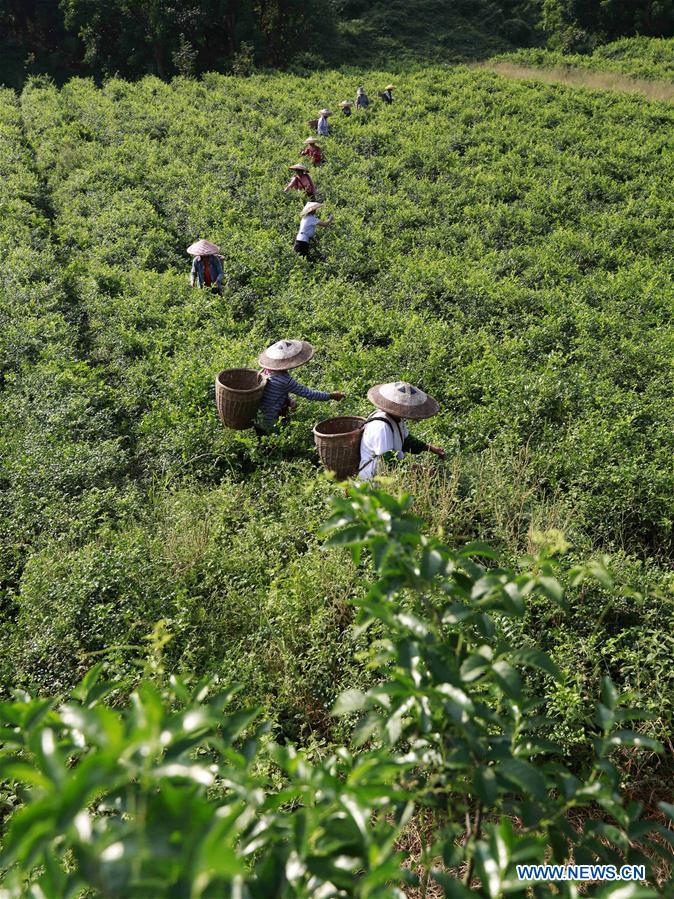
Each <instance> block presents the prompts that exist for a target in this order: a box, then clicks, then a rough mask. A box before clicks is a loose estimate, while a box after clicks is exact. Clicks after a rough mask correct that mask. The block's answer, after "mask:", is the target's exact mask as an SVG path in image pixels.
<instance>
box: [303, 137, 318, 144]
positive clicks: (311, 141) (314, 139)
mask: <svg viewBox="0 0 674 899" xmlns="http://www.w3.org/2000/svg"><path fill="white" fill-rule="evenodd" d="M304 143H305V144H317V143H318V138H317V137H306V138H305V139H304Z"/></svg>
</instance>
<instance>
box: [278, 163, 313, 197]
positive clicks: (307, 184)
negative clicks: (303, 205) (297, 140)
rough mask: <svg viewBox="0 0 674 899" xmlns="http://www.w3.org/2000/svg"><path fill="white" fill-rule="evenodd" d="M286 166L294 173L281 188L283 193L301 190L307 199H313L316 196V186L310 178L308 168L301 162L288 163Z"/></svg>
mask: <svg viewBox="0 0 674 899" xmlns="http://www.w3.org/2000/svg"><path fill="white" fill-rule="evenodd" d="M288 168H289V169H290V171H291V172H294V174H293V176H292V178H291V179H290V181H289V182H288V183H287V184H286V186H285V187H284V188H283V193H284V194H287V193H288V191H289V190H303V191H304V192H305V193H306V195H307V196H308V197H309V199H310V200H313V199H314V198H315V196H316V187H315V186H314V182H313V181H312V180H311V175H310V174H309V169H308V168H307V167H306V166H305V165H303V164H302V163H301V162H298V163H296V164H295V165H289V166H288Z"/></svg>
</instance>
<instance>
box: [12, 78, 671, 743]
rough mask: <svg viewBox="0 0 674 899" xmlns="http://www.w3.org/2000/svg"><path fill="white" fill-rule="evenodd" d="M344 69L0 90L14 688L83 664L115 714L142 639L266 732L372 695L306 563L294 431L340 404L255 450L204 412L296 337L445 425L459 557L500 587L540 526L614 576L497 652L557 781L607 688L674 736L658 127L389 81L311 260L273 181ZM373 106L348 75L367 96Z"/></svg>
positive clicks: (319, 573) (323, 490)
mask: <svg viewBox="0 0 674 899" xmlns="http://www.w3.org/2000/svg"><path fill="white" fill-rule="evenodd" d="M362 77H364V76H362V74H361V73H358V75H357V77H355V76H352V75H351V74H350V73H348V72H346V71H342V72H339V71H332V72H322V73H320V74H319V73H314V74H310V73H305V74H302V75H301V76H300V75H259V74H258V75H252V76H251V77H246V78H234V77H228V76H222V75H217V74H209V75H207V76H205V77H204V78H203V79H202V80H201V81H195V80H190V79H183V78H177V79H175V80H174V81H173V82H171V83H170V84H167V83H164V82H161V81H160V80H158V79H155V78H146V79H144V80H142V81H139V82H138V83H135V84H130V83H127V82H124V81H122V80H120V79H112V80H110V81H108V82H106V83H105V84H104V85H103V86H102V87H97V86H96V85H95V84H94V83H93V82H91V81H87V80H82V79H74V80H72V81H71V82H69V83H68V84H67V85H65V86H64V87H63V88H62V89H60V90H59V89H57V88H56V87H55V86H53V85H51V84H49V83H47V82H44V81H36V82H33V83H32V84H30V85H29V86H28V87H27V88H26V90H25V91H24V93H23V95H22V97H21V101H20V109H19V107H17V104H16V102H15V100H14V98H13V97H12V95H9V94H8V95H6V96H5V97H4V99H3V107H2V108H3V110H4V111H3V117H4V118H3V122H5V119H6V121H7V123H8V124H7V125H6V128H7V133H8V135H9V137H8V138H7V140H8V141H9V143H8V144H7V145H6V147H5V145H4V144H3V147H4V149H3V156H2V165H3V167H4V169H3V170H5V169H6V170H7V171H8V172H10V173H11V177H12V178H14V179H16V183H17V184H21V185H23V186H22V187H21V189H20V190H16V189H15V190H12V189H10V190H9V191H8V199H7V201H6V202H8V203H17V202H18V201H17V197H20V198H21V204H20V207H19V206H17V207H16V208H17V212H16V219H17V229H20V228H21V227H23V229H24V230H23V232H20V231H19V230H17V231H16V234H19V233H25V234H28V233H30V239H31V240H32V241H33V243H31V244H26V243H25V241H24V243H23V244H21V243H19V244H18V245H19V246H20V247H26V246H31V247H34V250H33V252H31V253H29V254H28V257H27V258H26V254H25V253H22V252H18V253H17V252H15V251H12V250H10V249H8V250H7V253H6V256H5V258H6V260H7V262H8V263H11V265H8V266H7V267H6V270H7V271H11V272H12V274H11V275H3V277H11V278H13V279H14V280H15V282H16V284H17V285H20V286H19V287H17V288H16V290H15V289H14V288H12V290H11V291H10V292H9V294H8V296H9V297H10V298H9V299H8V300H7V301H6V302H7V303H11V304H13V305H11V307H10V306H8V307H7V308H8V309H10V308H11V314H8V315H7V319H8V321H9V322H11V324H9V325H8V327H7V328H5V329H4V332H3V336H2V339H3V340H6V341H7V343H6V345H7V347H8V349H7V350H4V351H3V353H4V355H3V356H2V358H3V360H5V359H6V360H7V362H6V364H7V365H8V366H10V370H9V374H8V375H7V376H6V377H5V381H4V383H3V391H2V399H1V402H2V412H3V416H2V425H1V426H0V427H1V429H2V430H1V433H2V441H3V443H2V447H3V453H2V463H1V464H2V487H3V488H4V489H3V492H2V499H1V500H0V502H2V504H3V506H2V509H3V524H2V528H3V544H4V547H5V549H4V554H5V555H4V556H3V560H2V564H3V569H2V586H3V606H2V616H3V625H4V626H5V627H6V631H7V635H8V636H7V646H8V652H7V653H6V654H5V656H4V658H3V662H2V685H3V690H4V691H8V690H9V689H10V688H11V687H13V686H16V685H19V686H22V687H25V688H28V689H30V690H33V691H41V690H49V691H50V692H52V693H54V694H62V693H65V692H67V691H68V690H69V689H70V688H72V687H73V686H74V685H75V684H76V683H77V682H78V680H79V679H80V678H81V676H82V672H83V671H84V670H86V669H87V668H88V667H89V666H90V664H91V661H92V660H93V659H98V658H99V656H100V655H101V654H102V655H103V657H104V659H105V661H106V665H107V666H108V672H109V674H110V676H114V677H119V678H122V679H124V680H125V682H126V683H127V685H129V686H130V685H132V684H133V681H134V678H135V676H136V675H135V672H136V670H137V665H136V663H137V661H138V659H139V658H142V656H143V647H144V646H145V644H144V641H143V637H144V635H145V634H147V633H148V631H150V630H151V629H152V626H153V624H154V623H155V622H156V621H157V620H158V619H163V620H164V621H165V625H164V626H165V627H166V628H167V630H168V632H169V633H170V635H171V640H170V642H169V644H168V646H167V648H166V653H167V658H168V659H169V660H170V665H171V668H172V670H175V671H176V672H179V671H180V670H182V669H183V668H185V669H188V670H194V671H196V672H197V674H198V675H202V674H205V673H214V672H216V673H219V674H225V673H226V674H227V676H231V677H232V678H233V679H234V680H238V681H240V682H241V683H242V684H243V685H244V690H243V692H242V694H241V696H240V698H239V699H238V700H237V702H240V703H241V704H242V705H246V704H252V705H258V704H259V705H262V706H263V707H264V708H265V710H266V712H267V714H268V715H269V717H270V718H271V719H272V721H273V726H274V728H275V734H276V735H277V736H278V738H279V739H280V740H284V739H291V740H295V739H298V740H309V739H315V740H318V741H321V740H324V741H331V740H334V739H338V738H341V736H342V735H343V731H342V727H341V725H337V726H336V727H335V725H334V723H333V722H332V721H331V719H330V718H329V716H328V714H327V710H328V709H329V708H330V705H331V703H332V701H333V700H334V698H335V697H336V695H337V694H338V693H339V692H340V691H341V690H342V689H344V688H345V687H349V686H354V688H355V687H362V688H363V689H365V688H366V687H367V683H368V677H369V674H368V671H367V670H366V668H365V666H364V663H363V660H362V658H361V657H360V655H359V652H360V650H361V649H362V645H361V644H360V643H359V642H358V640H355V639H354V638H353V637H352V635H351V631H350V628H349V624H350V611H349V609H350V606H349V605H348V604H347V600H348V599H351V598H353V597H357V596H359V595H362V593H363V589H364V588H363V571H362V570H361V569H359V568H358V567H356V566H348V565H344V564H342V563H337V562H332V561H331V562H326V558H325V554H324V553H323V550H322V548H321V543H320V541H319V539H318V534H317V531H318V528H319V524H320V522H321V521H322V520H323V518H324V515H325V509H326V503H327V498H328V496H329V494H330V493H331V491H332V488H331V487H330V486H329V485H326V484H325V483H323V482H322V481H317V480H316V478H315V474H316V460H315V456H314V453H313V451H312V449H311V447H310V442H311V438H310V427H311V425H312V424H313V423H315V421H317V420H318V419H319V418H322V417H327V416H328V415H330V414H333V413H334V411H335V410H336V409H337V407H336V406H332V405H331V406H329V407H328V406H320V407H319V406H309V405H308V404H304V405H300V409H299V411H298V414H297V416H296V418H295V421H294V422H293V424H292V426H291V427H290V428H288V430H287V431H286V432H285V433H284V434H283V435H282V436H281V437H280V438H278V439H277V440H276V441H275V442H274V444H273V447H272V450H271V453H270V454H269V455H267V454H265V453H261V452H260V450H259V448H258V447H257V444H256V441H255V439H254V437H252V436H251V434H250V433H245V432H232V431H225V430H223V429H222V428H221V427H220V426H219V424H218V422H217V419H216V416H215V411H214V403H213V379H214V376H215V374H216V372H217V371H218V370H220V369H222V368H226V367H230V366H239V365H251V364H254V361H255V358H256V356H257V354H258V352H259V351H260V350H261V349H262V348H264V347H265V346H266V345H268V344H269V343H270V342H272V341H273V340H276V339H277V338H278V337H280V336H283V335H297V336H303V337H306V338H307V339H309V340H311V341H312V342H314V343H315V344H316V346H317V348H318V352H317V355H316V359H315V361H313V362H312V364H311V365H310V366H308V367H307V368H306V369H305V370H303V372H302V378H303V379H304V380H305V381H306V382H307V383H309V384H311V385H312V386H325V387H326V388H330V389H335V390H336V389H343V390H344V391H345V392H346V393H347V400H346V401H345V402H344V403H342V404H340V407H339V410H340V411H342V410H343V411H345V412H354V413H361V412H363V411H365V410H366V409H367V408H368V407H367V403H366V401H365V400H364V397H365V394H366V391H367V388H368V387H369V386H371V385H372V384H373V383H376V382H379V381H382V380H390V379H393V378H396V377H400V376H404V377H406V378H408V379H409V380H411V381H413V382H416V383H419V384H420V385H421V386H423V387H424V388H425V389H427V390H429V391H430V392H431V393H433V394H435V395H436V396H438V398H439V399H440V400H441V409H442V411H441V414H440V415H439V416H438V417H437V418H436V419H433V420H432V421H430V422H428V423H424V424H423V425H420V426H419V427H418V432H419V433H422V434H424V435H426V436H427V437H428V439H430V440H432V441H433V442H434V443H444V444H445V445H446V446H447V448H448V450H449V457H450V464H449V466H448V469H443V468H442V467H441V466H439V465H437V464H435V463H432V464H431V463H429V473H428V477H427V480H426V481H425V486H424V489H423V490H422V491H420V492H417V491H415V494H416V495H417V497H418V498H417V503H418V505H419V506H424V504H425V510H426V509H427V510H428V513H429V517H430V518H431V519H432V521H433V527H434V528H435V529H436V530H437V531H439V530H440V529H444V532H445V534H446V535H447V539H449V540H450V541H455V542H460V541H461V540H464V539H467V540H469V539H472V538H479V539H488V540H490V541H492V542H494V543H495V544H496V545H497V546H498V548H499V551H500V552H501V553H502V556H503V558H507V559H509V560H511V561H514V560H515V559H516V558H518V557H519V555H520V554H521V553H522V552H523V551H526V550H527V549H530V544H531V541H532V539H533V537H532V534H534V532H535V531H540V532H547V531H549V530H550V529H553V528H558V529H563V530H565V532H566V533H567V536H568V538H569V540H571V541H572V543H573V552H574V553H575V554H576V557H577V558H580V557H583V556H585V555H587V554H591V553H592V552H595V551H597V552H599V553H602V552H612V553H613V554H615V556H616V558H617V563H616V576H617V577H618V579H619V581H620V582H621V583H623V582H624V583H625V584H626V585H630V584H631V585H632V586H631V590H630V589H627V587H625V588H624V589H622V588H621V590H620V591H619V590H613V591H612V592H611V594H610V595H607V594H606V593H604V592H602V590H601V588H599V587H596V586H593V587H591V588H590V587H588V586H584V587H582V589H581V588H580V587H574V586H572V585H571V586H570V588H569V603H570V606H571V608H572V615H571V617H570V618H558V617H556V615H555V613H553V612H550V611H549V610H548V609H539V608H538V606H537V604H536V603H533V604H532V606H531V607H530V608H529V609H528V611H527V614H526V616H525V617H524V618H523V619H522V623H521V628H520V630H519V631H518V633H517V634H516V636H517V638H518V640H520V641H521V642H522V643H523V644H527V641H531V640H532V639H535V641H536V643H537V644H538V645H540V646H541V647H542V648H545V649H547V650H549V651H550V653H551V654H552V656H553V657H554V659H555V662H556V663H557V665H558V666H559V667H560V668H561V669H562V670H563V671H564V672H565V674H566V676H567V679H566V681H565V686H564V691H563V692H558V691H557V692H556V691H555V690H552V688H551V689H550V690H549V691H548V689H547V688H546V690H545V692H546V695H547V703H548V706H547V708H548V711H549V714H550V715H551V718H552V720H553V722H554V726H555V727H556V728H557V730H556V736H557V738H558V739H559V740H560V741H561V742H562V744H563V745H564V747H565V749H566V750H567V751H568V752H569V753H570V754H571V753H575V754H576V757H580V756H583V753H585V754H587V753H588V752H589V751H590V744H591V727H590V726H589V725H588V721H589V719H590V716H591V700H590V697H593V696H594V695H596V694H597V691H598V689H599V683H600V679H601V676H602V674H604V673H606V671H607V669H608V670H609V671H610V674H611V676H612V678H613V680H614V681H615V683H616V684H617V685H618V687H619V689H620V690H623V689H625V690H628V689H629V690H632V691H634V692H635V693H636V694H637V695H638V696H639V700H640V703H641V704H642V705H644V706H645V707H646V708H647V709H648V710H649V711H650V712H654V713H655V716H656V717H655V719H654V720H653V721H649V722H647V723H645V724H644V725H643V727H644V730H645V731H648V732H649V733H650V734H651V736H659V737H666V736H667V735H668V734H669V733H670V730H671V695H672V693H671V685H672V674H671V671H672V666H671V657H672V652H671V641H670V640H669V634H670V633H671V627H672V605H671V576H670V575H669V574H668V565H669V562H670V561H671V550H672V508H673V505H672V499H673V496H674V474H673V471H672V466H671V458H672V443H673V439H674V438H673V436H672V434H673V431H672V423H673V422H672V416H673V411H672V410H673V409H674V404H673V403H672V387H671V358H672V349H673V340H672V332H671V328H670V327H669V322H670V315H671V303H672V285H671V262H672V239H671V220H672V219H671V190H670V187H671V183H672V174H673V173H672V168H673V164H672V154H671V125H672V118H673V116H674V113H673V112H672V110H671V108H670V107H668V106H666V105H664V104H658V103H648V102H645V101H644V100H642V99H640V98H636V97H624V98H620V97H616V96H596V95H586V94H581V93H575V92H573V91H572V90H568V89H560V88H552V87H546V86H542V85H533V84H521V83H509V82H507V81H504V80H503V79H501V78H499V77H497V76H495V75H492V74H489V73H485V72H474V71H470V70H467V69H463V68H453V69H449V68H442V67H435V68H433V67H429V68H426V69H422V70H416V71H410V72H408V73H407V74H405V75H403V74H402V73H399V74H398V76H397V77H396V78H395V80H396V82H397V84H398V93H397V94H396V102H395V104H394V105H393V106H392V107H390V108H383V107H382V106H381V105H379V104H377V103H373V107H372V109H371V110H370V111H369V113H368V114H367V115H366V116H363V117H358V116H353V117H351V118H350V119H344V118H341V117H335V118H334V119H333V124H332V129H333V134H332V136H331V137H330V138H328V139H327V140H326V141H324V145H325V147H324V148H325V153H326V162H325V164H324V165H323V166H322V167H321V168H319V169H317V170H316V172H315V176H316V181H317V186H318V191H319V195H320V197H321V198H322V199H325V200H326V207H325V208H326V211H328V212H330V211H334V213H335V227H334V228H333V229H330V231H327V232H325V233H322V234H321V235H320V238H319V239H318V242H317V247H316V259H315V261H314V263H313V264H310V263H306V262H304V261H303V260H300V259H298V258H296V256H295V254H293V252H292V241H293V237H294V234H295V229H296V227H297V222H298V217H299V210H300V208H301V200H300V199H299V198H298V197H291V196H287V195H284V194H283V193H282V192H281V188H282V186H283V184H284V183H285V179H286V176H287V169H286V167H287V165H288V164H290V163H292V162H294V161H295V160H296V159H297V153H298V151H299V149H300V147H301V141H302V139H303V138H304V137H305V136H306V133H307V132H306V126H305V124H304V123H305V122H306V120H307V119H308V118H309V117H310V116H312V115H314V114H315V110H316V109H318V108H320V106H322V105H323V104H324V103H326V102H327V103H330V104H331V105H334V103H335V101H338V100H339V99H341V98H342V97H347V96H351V95H352V94H353V93H354V90H355V87H356V85H357V82H358V80H360V79H361V78H362ZM391 78H393V76H392V75H391V74H390V73H386V72H380V73H375V72H368V74H367V77H366V86H367V88H368V90H369V91H370V94H371V95H373V96H374V95H376V88H377V87H378V86H379V85H384V84H385V83H386V82H387V81H388V80H390V79H391ZM3 127H5V126H4V125H3ZM3 133H4V132H3ZM4 189H5V188H3V190H4ZM3 196H4V195H3ZM13 208H14V207H12V209H13ZM21 216H24V217H25V218H24V224H23V225H21ZM25 222H32V223H33V224H37V225H38V227H32V226H31V225H26V224H25ZM3 227H5V226H4V225H3ZM7 233H8V235H9V236H8V237H7V239H6V240H7V246H8V247H9V246H14V245H15V243H14V242H15V233H14V232H13V231H11V230H9V231H8V232H7ZM199 236H207V237H209V238H210V239H212V240H215V241H216V242H218V243H219V244H220V246H221V248H222V252H223V257H224V267H225V283H224V291H223V296H222V297H218V296H216V295H212V294H209V293H206V292H202V291H196V290H194V291H193V290H190V289H189V287H188V284H187V273H188V270H189V259H188V257H187V256H186V254H185V250H184V248H185V247H186V246H187V245H188V244H189V243H190V242H191V241H192V240H194V239H196V238H197V237H199ZM27 239H28V237H27V238H26V240H27ZM35 241H39V243H35ZM4 246H5V244H3V247H4ZM27 266H37V268H38V272H39V279H38V277H37V276H36V275H35V273H34V269H32V268H29V267H27ZM41 279H44V284H43V283H42V280H41ZM40 285H41V286H40ZM38 290H40V291H41V293H40V294H39V296H38V295H37V294H36V292H37V291H38ZM21 297H32V300H31V301H30V302H29V301H27V300H23V299H21ZM3 345H4V344H3ZM3 364H5V363H4V362H3ZM396 477H398V478H400V479H401V480H402V482H403V483H408V484H409V483H410V482H411V481H413V480H414V479H415V478H416V477H417V475H415V474H414V472H413V471H412V470H410V469H409V467H403V469H402V471H401V472H400V473H398V474H396ZM646 623H647V624H648V639H646V636H645V635H646V628H645V624H646ZM640 635H644V642H643V644H642V643H641V642H640V639H639V640H638V639H637V637H638V636H639V637H640ZM513 636H515V634H514V635H513ZM654 683H655V686H654V685H653V684H654ZM581 750H582V751H581Z"/></svg>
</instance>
